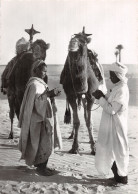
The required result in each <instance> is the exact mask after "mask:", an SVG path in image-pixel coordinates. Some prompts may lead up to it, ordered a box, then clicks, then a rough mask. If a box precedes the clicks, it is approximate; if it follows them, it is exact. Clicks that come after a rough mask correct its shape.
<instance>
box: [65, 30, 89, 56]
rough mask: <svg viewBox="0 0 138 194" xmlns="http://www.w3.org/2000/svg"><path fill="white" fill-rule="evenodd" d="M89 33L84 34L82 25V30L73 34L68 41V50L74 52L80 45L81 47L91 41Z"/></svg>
mask: <svg viewBox="0 0 138 194" xmlns="http://www.w3.org/2000/svg"><path fill="white" fill-rule="evenodd" d="M90 35H91V34H85V28H84V27H83V31H82V32H80V33H78V34H74V36H73V37H72V38H71V40H70V43H69V47H68V49H69V51H72V52H75V51H78V50H79V48H80V47H83V46H84V45H87V44H88V43H90V42H91V38H89V37H88V36H90Z"/></svg>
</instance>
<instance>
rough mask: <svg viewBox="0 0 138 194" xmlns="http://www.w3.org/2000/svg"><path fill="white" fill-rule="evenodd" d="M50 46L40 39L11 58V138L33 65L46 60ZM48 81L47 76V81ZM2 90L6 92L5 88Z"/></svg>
mask: <svg viewBox="0 0 138 194" xmlns="http://www.w3.org/2000/svg"><path fill="white" fill-rule="evenodd" d="M49 46H50V45H49V44H46V43H45V41H43V40H41V39H38V40H36V41H35V42H34V43H32V45H31V50H29V51H25V52H23V53H21V56H20V57H15V59H16V60H15V59H14V60H11V61H12V71H11V72H10V76H9V78H8V86H6V87H7V88H6V93H7V97H8V102H9V107H10V112H9V117H10V120H11V131H10V134H9V139H13V119H14V116H15V113H16V116H17V118H18V119H19V113H20V107H21V103H22V99H23V95H24V92H25V87H26V84H27V82H28V80H29V78H30V77H31V70H32V65H33V63H34V62H35V60H37V59H42V60H45V58H46V50H47V49H48V48H49ZM9 65H10V64H9ZM10 68H11V67H10ZM5 71H7V69H5ZM6 74H7V73H6ZM4 76H5V72H3V77H4ZM47 81H48V80H47V76H46V77H45V82H46V83H47ZM2 92H3V93H4V92H5V91H4V89H3V88H2Z"/></svg>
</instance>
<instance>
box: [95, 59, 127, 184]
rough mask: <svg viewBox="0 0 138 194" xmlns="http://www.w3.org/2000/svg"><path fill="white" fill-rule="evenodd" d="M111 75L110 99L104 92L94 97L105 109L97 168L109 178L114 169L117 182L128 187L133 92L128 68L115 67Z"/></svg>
mask: <svg viewBox="0 0 138 194" xmlns="http://www.w3.org/2000/svg"><path fill="white" fill-rule="evenodd" d="M109 71H110V79H111V81H112V83H113V84H114V88H113V89H112V91H111V93H110V96H109V97H108V98H107V97H106V96H105V95H104V94H103V93H102V92H101V91H100V90H97V91H96V92H95V93H94V94H93V95H94V96H95V98H96V99H98V101H99V104H100V105H101V107H102V108H103V112H102V118H101V123H100V128H99V134H98V141H97V146H96V157H95V166H96V168H97V170H98V172H99V173H101V174H103V175H107V174H108V173H109V171H110V169H112V171H113V174H114V178H115V180H116V182H118V183H123V184H126V183H127V181H128V180H127V179H128V178H127V169H128V163H129V147H128V138H127V131H128V128H127V114H128V103H129V90H128V86H127V78H126V76H125V75H126V73H127V67H126V66H124V65H122V64H121V63H113V64H112V65H111V66H110V67H109Z"/></svg>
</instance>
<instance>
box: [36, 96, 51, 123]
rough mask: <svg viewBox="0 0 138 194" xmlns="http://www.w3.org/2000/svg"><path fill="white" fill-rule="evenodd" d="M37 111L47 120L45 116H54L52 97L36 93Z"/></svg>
mask: <svg viewBox="0 0 138 194" xmlns="http://www.w3.org/2000/svg"><path fill="white" fill-rule="evenodd" d="M35 111H36V113H37V114H38V115H39V116H40V117H41V118H43V120H45V117H47V118H51V117H52V107H51V102H50V99H49V98H48V97H47V96H46V95H43V96H40V95H36V97H35Z"/></svg>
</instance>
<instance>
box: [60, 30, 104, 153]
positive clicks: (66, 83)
mask: <svg viewBox="0 0 138 194" xmlns="http://www.w3.org/2000/svg"><path fill="white" fill-rule="evenodd" d="M90 35H91V34H86V33H85V28H84V27H83V31H82V33H78V34H74V36H73V37H72V38H71V40H70V43H69V52H68V56H67V59H66V62H65V65H64V68H63V70H62V72H61V75H60V84H62V86H63V89H64V92H65V94H66V100H67V109H66V116H69V115H67V114H68V113H69V112H68V111H70V110H69V106H71V108H72V113H73V129H74V130H75V134H74V139H73V144H72V148H71V150H69V153H71V154H77V153H79V144H78V131H79V127H80V120H79V117H78V110H79V108H80V106H83V108H84V118H85V123H86V126H87V129H88V133H89V138H90V144H91V154H92V155H95V141H94V137H93V126H92V122H91V116H92V106H93V103H94V97H93V95H92V93H93V92H94V91H96V90H97V89H98V87H99V84H100V81H101V80H102V79H103V78H102V76H101V74H100V72H98V68H97V69H95V70H96V72H97V74H99V75H98V76H96V73H95V72H94V71H95V70H94V68H92V66H93V65H94V66H95V64H93V63H96V60H94V57H93V60H92V58H91V54H92V53H91V52H90V50H89V49H88V48H87V44H88V43H89V42H90V40H91V39H90V38H89V37H88V36H90ZM95 59H96V58H95ZM68 119H69V118H67V120H68ZM69 122H70V121H69V120H68V121H67V123H69Z"/></svg>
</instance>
